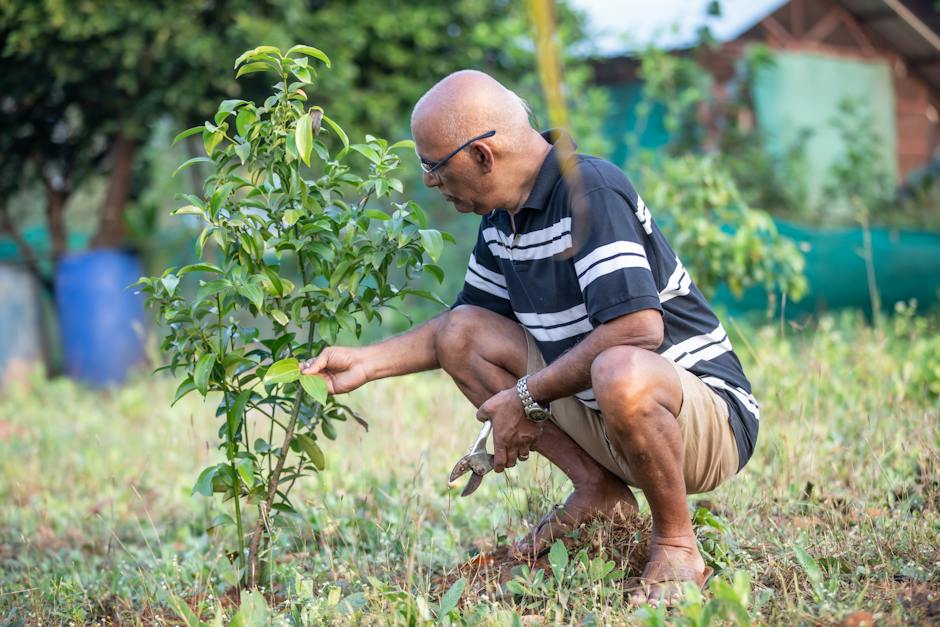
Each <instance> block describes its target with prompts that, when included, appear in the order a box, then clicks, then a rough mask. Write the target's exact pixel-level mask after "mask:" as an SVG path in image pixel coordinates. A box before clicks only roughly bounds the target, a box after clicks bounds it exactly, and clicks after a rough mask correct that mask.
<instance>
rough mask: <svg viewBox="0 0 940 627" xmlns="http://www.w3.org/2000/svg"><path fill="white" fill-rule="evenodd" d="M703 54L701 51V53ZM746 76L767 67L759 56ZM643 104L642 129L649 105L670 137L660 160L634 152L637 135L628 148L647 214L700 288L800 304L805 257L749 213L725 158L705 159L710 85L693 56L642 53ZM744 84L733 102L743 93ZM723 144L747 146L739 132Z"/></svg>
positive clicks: (729, 132) (758, 53)
mask: <svg viewBox="0 0 940 627" xmlns="http://www.w3.org/2000/svg"><path fill="white" fill-rule="evenodd" d="M706 48H707V46H705V45H704V44H703V46H702V50H699V51H697V52H699V53H701V52H702V51H703V50H705V49H706ZM747 59H748V62H747V64H746V67H747V68H749V69H748V71H747V72H746V73H745V76H750V77H752V76H753V75H754V74H755V73H756V72H757V71H758V68H760V67H762V66H763V65H765V64H766V63H768V60H767V55H766V54H764V53H763V51H762V50H761V49H756V50H755V51H752V53H751V56H749V57H747ZM639 74H640V76H641V77H642V79H643V81H644V92H643V93H644V96H643V99H642V100H641V102H640V103H639V105H638V106H637V108H638V111H637V119H638V124H639V125H640V126H642V125H644V124H645V120H647V119H648V118H649V115H650V113H651V111H652V109H653V106H654V104H660V105H662V106H663V107H664V110H665V113H664V123H665V126H666V129H667V130H668V131H669V133H670V135H671V141H670V144H669V145H668V146H667V147H666V149H665V151H664V154H663V155H657V156H652V155H649V154H643V153H642V152H641V151H639V149H638V144H637V142H638V138H639V136H640V132H637V133H634V135H633V137H632V138H631V141H632V142H633V149H632V151H631V154H632V155H633V158H632V159H631V162H630V163H629V164H628V168H637V169H638V172H639V177H638V179H639V182H640V189H641V190H642V195H643V197H644V199H645V200H646V203H647V205H648V206H650V207H652V208H653V211H654V212H655V215H656V216H657V219H658V221H659V223H660V226H661V228H662V229H663V231H664V233H665V234H666V236H667V238H668V239H669V241H670V243H671V244H672V246H673V248H675V249H676V252H677V253H678V254H679V256H680V258H681V259H682V262H683V264H684V265H686V266H687V267H688V268H689V273H690V275H691V276H692V277H693V278H694V280H695V282H696V284H697V285H698V286H699V288H700V289H701V290H702V291H703V292H704V293H705V294H706V296H707V295H710V294H712V293H713V292H714V290H715V289H716V288H717V287H718V285H719V284H720V283H722V282H725V283H727V285H728V287H729V289H730V290H731V291H732V293H734V294H735V295H740V294H741V293H742V292H743V291H744V290H745V289H746V288H748V287H750V286H753V285H759V286H762V287H763V288H764V289H766V290H767V291H768V292H769V293H774V294H776V293H778V292H781V293H784V294H786V295H787V296H788V297H789V298H792V299H795V300H798V299H799V298H800V297H801V296H802V294H803V293H804V292H805V290H806V280H805V278H804V277H803V264H804V261H803V256H802V254H801V253H800V251H799V250H798V249H797V248H796V246H795V244H794V243H793V242H792V241H790V240H789V239H787V238H785V237H782V236H780V235H779V234H778V233H777V229H776V227H775V226H774V223H773V220H772V219H771V218H770V215H769V214H767V213H766V212H764V211H761V210H760V209H756V208H754V207H752V206H750V205H749V203H748V202H747V201H746V199H745V194H744V193H742V192H741V191H739V188H738V186H737V185H736V181H735V178H734V176H733V173H734V172H736V171H738V170H739V168H735V167H734V166H731V167H729V166H728V165H727V164H728V162H729V157H728V156H727V154H726V153H713V152H705V153H704V154H703V152H702V148H703V147H704V146H705V144H706V143H707V141H709V139H708V135H707V130H708V129H707V128H706V127H705V125H703V124H702V123H701V121H700V120H701V117H702V113H703V111H704V110H707V109H708V108H709V106H711V107H712V108H714V106H713V103H710V100H711V97H710V96H709V94H710V93H711V84H710V80H709V77H708V74H707V73H705V72H703V71H702V67H701V66H700V61H699V60H698V59H697V58H696V56H693V55H681V54H675V53H672V52H667V51H664V50H662V49H659V48H657V47H655V46H651V47H648V48H646V49H644V50H643V51H642V52H641V53H640V71H639ZM749 82H750V79H749V80H747V81H744V84H743V85H741V86H740V87H741V90H740V91H739V94H743V93H748V92H747V89H748V85H749ZM746 108H747V102H746V101H735V102H732V103H730V104H729V107H728V110H727V111H724V114H725V115H726V116H727V117H726V119H728V120H739V119H740V115H739V114H740V113H741V111H743V110H746ZM724 137H726V139H724V140H721V141H725V142H730V143H737V144H741V143H746V142H745V141H744V140H743V139H742V137H743V131H742V129H741V128H740V127H739V125H738V124H728V125H726V128H725V130H724Z"/></svg>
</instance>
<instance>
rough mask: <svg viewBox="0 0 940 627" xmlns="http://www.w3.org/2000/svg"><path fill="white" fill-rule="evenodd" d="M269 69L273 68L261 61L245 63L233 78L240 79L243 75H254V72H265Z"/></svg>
mask: <svg viewBox="0 0 940 627" xmlns="http://www.w3.org/2000/svg"><path fill="white" fill-rule="evenodd" d="M269 69H270V70H273V69H274V68H272V67H271V66H270V65H268V64H267V63H263V62H261V61H257V62H255V63H247V64H245V65H243V66H241V68H239V70H238V72H237V73H236V74H235V78H241V77H242V76H244V75H245V74H254V73H255V72H266V71H267V70H269Z"/></svg>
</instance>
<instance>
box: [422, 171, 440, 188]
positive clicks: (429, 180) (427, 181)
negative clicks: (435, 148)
mask: <svg viewBox="0 0 940 627" xmlns="http://www.w3.org/2000/svg"><path fill="white" fill-rule="evenodd" d="M421 179H422V180H423V181H424V185H425V187H432V188H433V187H440V186H441V181H440V179H439V178H437V174H434V173H430V174H429V173H427V172H424V173H423V174H422V176H421Z"/></svg>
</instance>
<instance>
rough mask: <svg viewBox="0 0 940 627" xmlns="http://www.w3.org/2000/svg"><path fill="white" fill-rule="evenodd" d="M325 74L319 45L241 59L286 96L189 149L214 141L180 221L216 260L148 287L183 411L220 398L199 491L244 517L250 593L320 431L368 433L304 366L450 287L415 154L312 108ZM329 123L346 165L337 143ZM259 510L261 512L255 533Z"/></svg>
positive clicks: (237, 108) (247, 105)
mask: <svg viewBox="0 0 940 627" xmlns="http://www.w3.org/2000/svg"><path fill="white" fill-rule="evenodd" d="M314 62H320V63H322V64H324V65H326V66H327V67H329V65H330V60H329V58H328V57H327V56H326V54H324V53H323V52H322V51H320V50H318V49H316V48H313V47H311V46H305V45H297V46H294V47H292V48H290V49H289V50H288V51H287V52H281V50H279V49H278V48H275V47H273V46H259V47H257V48H255V49H253V50H249V51H247V52H245V53H244V54H242V55H241V56H240V57H239V58H238V59H237V61H236V63H235V67H236V68H237V69H238V72H237V76H238V77H241V76H244V75H246V74H251V73H255V72H268V73H273V74H274V75H275V77H276V80H277V82H276V83H275V85H274V90H273V93H272V94H271V95H270V96H268V97H267V99H265V101H264V102H263V103H262V104H261V105H260V106H259V105H257V104H255V103H254V102H247V101H244V100H225V101H223V102H222V103H221V104H220V105H219V108H218V112H217V113H216V114H215V116H214V117H213V119H212V121H207V122H206V123H205V124H204V125H202V126H197V127H195V128H191V129H189V130H186V131H184V132H182V133H180V134H179V135H178V136H177V137H176V140H175V141H179V140H181V139H183V138H185V137H189V136H192V135H196V134H200V135H201V136H202V140H203V144H204V146H205V151H206V156H205V157H196V158H193V159H190V160H189V161H187V162H186V163H184V164H182V165H181V166H180V168H179V169H178V170H177V171H179V170H182V169H184V168H186V167H189V166H191V165H192V164H194V163H199V162H204V163H207V164H209V165H210V166H211V168H212V170H213V171H212V174H211V175H210V176H209V177H208V178H207V180H206V182H205V189H204V194H203V196H202V197H197V196H194V195H186V196H185V199H186V200H187V201H188V204H187V205H185V206H183V207H181V208H180V209H177V210H176V211H175V212H174V214H175V215H180V216H185V219H190V220H192V219H195V220H197V221H198V222H199V223H200V225H201V226H202V230H201V233H200V235H199V237H198V239H197V242H196V251H197V253H198V255H199V257H200V259H201V261H200V262H199V263H195V264H191V265H187V266H184V267H182V268H168V269H166V270H165V271H164V272H163V274H162V275H161V276H156V277H142V278H141V279H140V281H139V282H138V285H140V286H141V290H142V291H143V292H145V293H146V294H147V303H148V305H149V306H153V307H155V308H156V309H157V310H158V313H159V317H160V319H161V320H162V321H163V322H165V323H166V335H165V337H164V339H163V342H162V345H161V348H162V349H163V351H165V353H166V355H167V356H168V357H169V363H168V364H167V365H165V366H163V367H162V368H159V369H158V370H162V369H164V368H165V369H169V370H170V371H171V372H172V373H173V374H174V375H175V374H177V372H182V382H181V383H180V385H179V388H178V389H177V392H176V398H175V399H174V403H175V402H176V401H178V400H179V399H180V398H182V397H183V396H185V395H187V394H189V393H190V392H193V391H197V392H199V394H201V395H202V396H203V397H206V396H207V395H208V394H210V393H216V394H218V398H219V403H218V407H217V410H216V416H217V417H218V418H220V419H221V427H220V429H219V439H220V445H219V447H220V448H221V449H223V450H224V451H225V455H226V461H225V462H224V463H220V464H214V465H212V466H209V467H208V468H206V469H205V470H203V471H202V474H200V475H199V478H198V479H197V481H196V484H195V486H194V488H193V492H194V493H199V494H202V495H204V496H212V495H213V494H221V495H222V496H223V498H224V499H225V500H231V501H232V502H233V505H234V518H232V517H229V516H225V515H223V516H221V517H219V518H218V519H217V523H218V524H226V523H230V524H233V525H234V526H235V529H236V534H237V540H238V548H237V559H238V562H239V566H240V569H241V570H240V572H241V577H242V578H243V580H244V582H245V583H246V584H247V585H248V586H249V587H250V588H254V587H256V586H257V585H258V582H259V580H260V579H259V578H260V575H261V573H260V569H261V564H262V559H261V558H262V556H265V555H266V553H267V547H268V542H269V539H270V537H271V533H272V530H273V529H274V528H275V524H276V522H277V517H278V516H279V515H281V514H285V513H291V512H293V511H294V507H293V505H292V504H291V501H290V498H289V495H290V491H291V488H292V487H293V485H294V483H295V482H296V481H297V479H298V478H300V477H302V476H304V475H306V474H309V473H312V472H317V471H320V470H323V468H324V466H325V464H326V457H325V455H324V452H323V450H322V449H321V447H320V443H319V435H318V432H319V434H322V435H323V436H324V437H326V438H328V439H334V438H335V437H336V423H337V422H342V421H345V420H347V419H350V418H351V419H353V420H355V421H357V422H359V423H360V424H362V425H363V426H364V427H366V426H367V425H366V423H365V421H364V420H362V418H360V417H359V416H357V415H356V414H355V412H353V411H352V410H351V409H350V408H349V407H346V406H345V405H343V404H342V403H339V402H338V401H336V400H335V399H334V398H332V397H330V396H328V394H327V386H326V383H325V381H324V379H322V378H321V377H318V376H302V375H301V374H300V369H299V362H298V359H299V358H302V357H308V356H311V355H316V354H317V353H319V352H320V351H321V350H322V349H323V348H324V347H325V346H326V345H328V344H332V343H334V342H335V341H336V337H337V334H339V333H340V332H341V331H346V332H349V333H351V334H353V335H355V336H356V337H359V335H360V333H361V332H362V328H363V323H369V322H373V321H381V320H382V317H381V310H382V309H383V308H390V307H391V308H394V307H393V304H394V303H400V300H401V298H402V297H404V296H405V295H407V294H415V295H417V296H420V297H425V298H432V299H433V298H434V297H433V296H432V295H430V294H428V293H426V292H422V291H418V290H412V289H408V288H407V287H406V286H407V284H408V282H409V281H410V280H411V279H413V278H414V277H416V276H417V275H419V274H420V273H422V272H426V273H429V274H431V275H433V276H434V277H435V278H437V279H438V280H442V279H443V272H442V270H441V269H440V267H438V266H437V265H434V263H433V261H436V260H437V258H438V256H439V255H440V253H441V250H442V248H443V239H444V237H447V238H449V239H450V236H448V235H446V234H443V235H442V234H441V233H440V232H438V231H435V230H432V229H428V228H427V223H426V218H425V215H424V212H423V211H422V209H421V208H420V207H419V206H418V205H417V204H416V203H414V202H411V201H405V202H400V203H398V202H392V200H391V195H392V192H398V193H401V192H402V183H401V181H400V180H399V179H397V178H395V177H394V172H395V169H396V168H397V167H398V165H399V157H398V155H397V154H396V152H397V151H398V150H402V149H404V150H411V149H413V147H414V144H413V143H412V142H411V141H410V140H405V141H400V142H397V143H394V144H389V143H388V142H387V141H386V140H384V139H379V138H376V137H373V136H371V135H367V136H366V141H365V143H359V144H350V143H349V140H348V138H347V136H346V133H345V132H344V131H343V129H342V128H341V127H340V125H339V124H338V123H337V122H335V121H334V120H333V119H332V118H330V117H328V116H327V115H326V114H325V112H324V110H323V109H322V108H321V107H318V106H312V105H310V104H309V103H308V94H307V91H308V90H309V88H310V87H309V86H310V85H311V84H312V83H313V82H314V81H315V80H316V77H317V70H316V69H315V67H314ZM321 124H325V128H328V129H329V130H330V131H331V132H332V135H333V140H332V141H331V142H330V144H332V145H334V146H335V145H336V144H337V142H338V143H339V149H338V150H336V149H333V150H331V148H330V146H329V145H328V144H327V142H325V141H324V140H323V138H322V136H321ZM363 165H364V166H367V170H366V171H365V172H362V169H363V168H361V166H363ZM370 200H375V201H378V203H380V207H381V208H379V207H373V206H371V205H369V201H370ZM213 259H214V261H211V262H210V260H213ZM196 277H199V278H198V281H197V279H196ZM396 277H397V279H398V280H397V281H396ZM397 283H400V284H397ZM184 288H190V289H184ZM252 321H256V322H252ZM245 504H247V505H250V506H252V507H254V508H255V509H256V510H257V516H256V517H255V518H254V522H253V525H254V526H253V528H252V529H251V530H250V531H249V530H248V527H247V525H248V523H249V516H248V515H247V512H246V511H245V509H244V508H243V505H245Z"/></svg>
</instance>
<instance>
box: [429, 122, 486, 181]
mask: <svg viewBox="0 0 940 627" xmlns="http://www.w3.org/2000/svg"><path fill="white" fill-rule="evenodd" d="M495 134H496V131H495V130H492V131H489V132H488V133H483V134H482V135H477V136H476V137H474V138H473V139H468V140H467V141H465V142H464V143H462V144H461V145H460V148H458V149H457V150H455V151H453V152H452V153H450V154H449V155H447V156H446V157H444V158H443V159H441V160H440V161H428V160H427V159H422V158H421V155H418V159H420V160H421V169H422V170H424V172H425V173H426V174H433V173H434V172H436V171H437V170H439V169H441V168H443V167H444V165H445V164H446V163H447V162H448V161H450V160H451V159H453V158H454V155H456V154H457V153H458V152H460V151H461V150H463V149H464V148H466V147H467V146H469V145H470V144H472V143H473V142H475V141H478V140H480V139H486V138H487V137H492V136H493V135H495Z"/></svg>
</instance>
